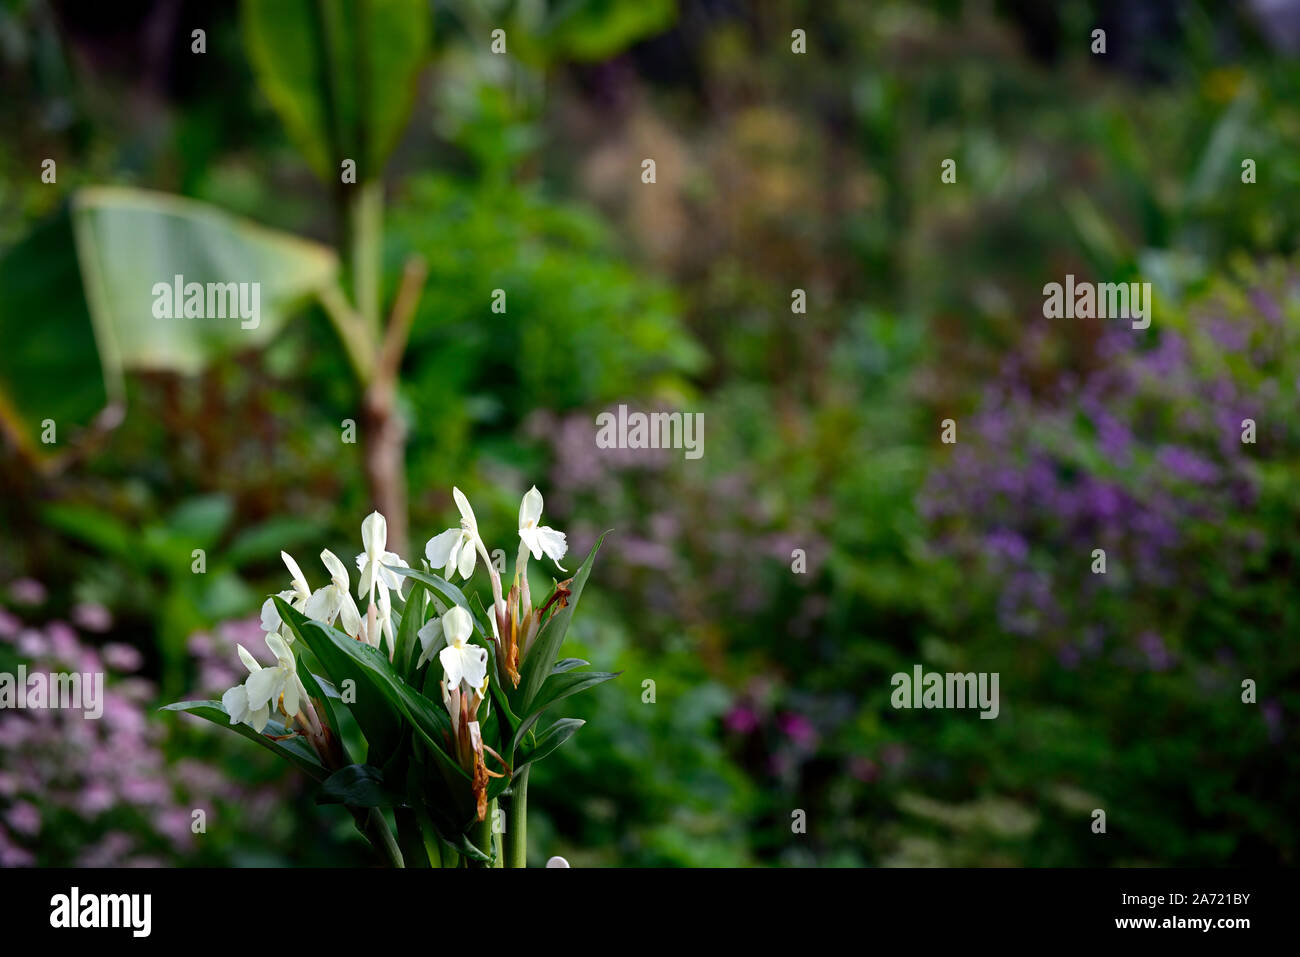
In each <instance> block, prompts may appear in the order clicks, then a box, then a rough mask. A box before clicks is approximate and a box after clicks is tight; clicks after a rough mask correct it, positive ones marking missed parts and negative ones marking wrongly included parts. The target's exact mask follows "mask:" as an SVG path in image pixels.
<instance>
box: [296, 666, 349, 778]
mask: <svg viewBox="0 0 1300 957" xmlns="http://www.w3.org/2000/svg"><path fill="white" fill-rule="evenodd" d="M308 651H309V649H307V648H303V649H302V650H301V651H299V653H298V654H297V655H296V656H295V657H296V658H297V666H298V678H299V680H301V681H302V686H303V687H304V688H305V689H306V690H307V694H308V695H309V696H310V697H311V699H312V700H313V701H315V702H317V704H318V706H319V707H318V710H317V712H316V714H317V717H319V718H320V719H321V720H322V721H324V722H325V723H326V724H328V725H329V732H330V734H331V735H333V737H334V740H336V741H337V742H338V746H339V751H340V752H341V753H342V754H343V760H345V761H346V760H348V747H347V744H346V742H344V740H343V731H342V728H341V727H340V725H339V719H338V716H337V715H336V714H335V713H334V704H333V702H331V701H330V699H329V697H328V696H327V695H326V694H325V691H324V689H323V688H322V687H321V685H320V682H319V681H318V680H317V678H316V676H315V675H314V674H312V673H311V669H310V668H308V667H307V657H308ZM313 657H314V656H313ZM322 712H324V713H323V714H322Z"/></svg>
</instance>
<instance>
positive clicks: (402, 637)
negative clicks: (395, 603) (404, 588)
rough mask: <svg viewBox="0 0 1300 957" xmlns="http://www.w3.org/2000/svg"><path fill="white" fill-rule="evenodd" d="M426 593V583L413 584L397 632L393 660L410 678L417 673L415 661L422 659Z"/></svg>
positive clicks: (402, 672)
mask: <svg viewBox="0 0 1300 957" xmlns="http://www.w3.org/2000/svg"><path fill="white" fill-rule="evenodd" d="M424 595H425V585H424V584H423V583H422V582H416V583H414V584H413V585H412V586H411V593H410V594H409V595H407V596H406V608H405V609H404V610H403V611H402V621H401V624H400V625H399V626H398V628H397V633H396V637H397V651H396V653H395V654H394V655H393V661H394V662H396V663H397V665H398V667H399V669H400V671H401V674H402V676H403V677H405V678H407V679H408V680H409V679H410V677H411V675H412V674H414V673H415V663H416V662H417V661H419V660H420V652H419V648H420V637H419V635H420V629H421V628H423V627H424Z"/></svg>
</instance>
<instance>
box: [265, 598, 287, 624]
mask: <svg viewBox="0 0 1300 957" xmlns="http://www.w3.org/2000/svg"><path fill="white" fill-rule="evenodd" d="M282 624H284V623H283V622H282V621H280V610H279V609H278V608H276V607H275V602H274V601H273V600H272V599H270V598H268V599H267V600H266V601H264V602H262V630H263V631H279V629H280V626H281V625H282Z"/></svg>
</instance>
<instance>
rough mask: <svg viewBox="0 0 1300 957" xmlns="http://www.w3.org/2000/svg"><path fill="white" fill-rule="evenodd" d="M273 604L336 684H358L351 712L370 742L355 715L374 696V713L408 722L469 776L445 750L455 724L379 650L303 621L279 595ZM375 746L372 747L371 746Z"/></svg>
mask: <svg viewBox="0 0 1300 957" xmlns="http://www.w3.org/2000/svg"><path fill="white" fill-rule="evenodd" d="M274 601H275V606H276V608H277V609H278V610H279V612H280V617H281V618H283V619H284V620H285V621H289V622H291V623H292V626H293V627H295V634H297V635H299V636H300V637H301V639H302V640H303V641H304V642H305V643H306V644H307V647H309V648H310V649H311V650H312V653H313V654H315V655H316V657H317V659H318V660H319V661H320V663H321V665H322V666H323V667H324V668H325V670H326V671H327V672H328V673H329V676H330V678H331V679H332V680H333V681H334V682H335V684H339V683H341V681H342V680H343V678H341V677H340V675H342V676H343V677H351V678H353V679H354V680H356V681H357V702H356V704H354V705H350V706H349V707H351V708H352V709H353V713H354V714H357V723H358V724H360V725H361V727H362V731H363V732H365V733H366V737H367V740H369V732H368V731H366V726H365V724H363V723H362V718H361V716H360V714H358V713H357V707H358V706H359V705H360V704H361V701H362V698H363V697H367V698H369V697H372V696H373V697H374V699H375V700H374V701H373V702H372V703H371V704H370V707H371V708H372V709H375V710H378V709H383V710H384V711H386V712H387V713H388V714H390V715H392V716H394V717H397V716H399V715H400V716H401V717H404V718H406V720H407V721H409V722H410V724H411V726H412V727H413V728H414V729H415V731H416V733H417V734H418V735H419V737H420V739H421V740H422V741H423V742H424V743H425V744H426V745H427V746H428V747H429V749H430V750H431V751H432V752H433V753H434V754H435V755H436V756H438V757H439V758H441V759H442V762H443V763H444V764H446V765H449V766H450V767H451V768H454V769H455V773H457V774H460V775H462V776H464V777H468V775H467V774H466V773H465V770H464V769H463V768H462V767H461V766H460V765H459V764H457V763H456V762H455V761H453V760H452V759H451V757H450V756H449V755H448V754H447V752H446V750H445V736H446V735H447V734H449V733H450V731H451V719H450V718H449V717H448V716H447V712H446V710H445V709H444V708H442V706H441V705H435V704H434V703H433V702H432V701H430V700H429V699H428V698H426V697H425V696H424V695H423V694H421V693H420V692H419V691H416V690H415V689H414V688H412V687H411V686H410V685H408V684H407V683H406V682H405V681H403V680H402V678H401V676H400V675H398V674H397V671H396V670H395V669H394V668H393V666H392V664H391V663H390V662H389V660H388V658H387V657H386V656H385V655H383V654H382V653H381V652H380V651H379V650H378V649H376V648H371V647H370V646H369V645H367V644H366V643H365V642H362V641H357V640H356V639H355V638H352V637H350V636H348V635H345V634H343V632H341V631H339V630H338V629H337V628H331V627H330V626H329V625H324V624H322V623H321V622H319V621H313V620H312V619H310V618H307V617H305V616H304V615H303V614H302V613H301V612H298V611H295V610H294V609H293V608H291V607H290V606H289V605H288V603H287V602H285V601H284V600H283V599H281V598H280V597H279V596H275V597H274ZM372 717H373V715H372ZM398 739H399V736H398V734H397V732H396V731H394V736H393V739H392V740H391V741H389V742H388V744H389V750H387V751H383V752H381V754H380V755H378V756H374V755H372V758H371V763H374V761H375V760H380V761H381V763H383V762H385V761H387V760H388V759H389V757H391V753H392V748H394V747H395V746H396V744H397V741H398ZM371 747H372V749H373V748H374V742H373V741H372V742H371Z"/></svg>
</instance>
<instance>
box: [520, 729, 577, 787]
mask: <svg viewBox="0 0 1300 957" xmlns="http://www.w3.org/2000/svg"><path fill="white" fill-rule="evenodd" d="M586 723H587V722H585V721H583V720H582V719H581V718H560V719H559V720H558V721H556V722H555V723H554V724H553V725H551V726H550V727H549V728H547V729H546V730H545V731H543V732H542V733H541V734H539V735H538V736H537V743H536V744H535V745H534V746H533V748H532V749H531V750H530V751H528V752H527V753H526V754H524V755H522V757H520V758H519V760H518V761H517V763H516V764H515V773H516V774H518V773H519V771H520V770H521V769H523V768H525V767H527V766H528V765H530V764H532V763H533V762H535V761H540V760H541V759H542V758H544V757H546V756H547V755H549V754H550V753H551V752H552V751H554V750H555V749H556V748H558V747H559V746H560V745H562V744H563V743H564V742H565V741H568V740H569V739H570V738H571V737H573V736H574V735H575V734H577V733H578V729H579V728H581V727H582V726H583V725H584V724H586Z"/></svg>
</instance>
